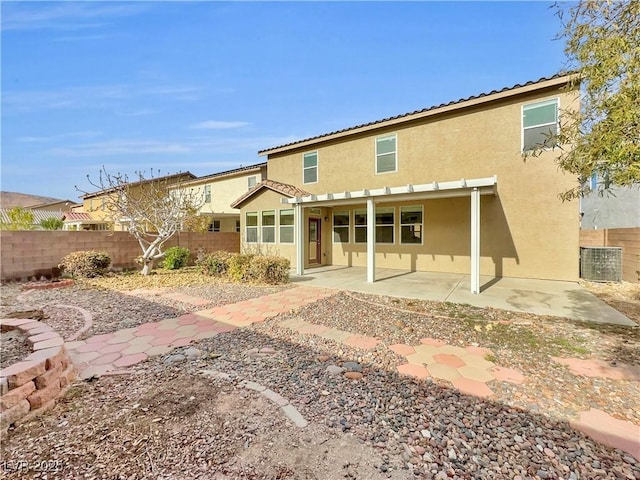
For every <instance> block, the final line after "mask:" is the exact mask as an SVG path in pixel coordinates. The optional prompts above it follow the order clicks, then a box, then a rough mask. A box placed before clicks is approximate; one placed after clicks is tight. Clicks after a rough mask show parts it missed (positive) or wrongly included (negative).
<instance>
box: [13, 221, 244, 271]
mask: <svg viewBox="0 0 640 480" xmlns="http://www.w3.org/2000/svg"><path fill="white" fill-rule="evenodd" d="M175 245H179V246H181V247H186V248H188V249H189V250H191V252H192V253H195V252H197V251H198V249H203V250H205V251H206V252H213V251H217V250H225V251H229V252H239V251H240V234H239V233H235V232H215V233H211V232H207V233H196V232H181V233H179V234H177V235H175V236H174V237H173V238H171V239H170V240H169V241H168V242H167V243H166V244H165V248H168V247H171V246H175ZM80 250H99V251H106V252H107V253H109V255H110V256H111V266H112V267H114V268H116V269H121V268H125V269H128V268H139V265H137V264H136V263H135V261H134V259H135V258H136V257H139V256H140V255H141V254H142V251H141V249H140V246H139V245H138V241H137V240H136V239H135V238H134V237H133V236H132V235H130V234H129V233H127V232H84V231H83V232H67V231H0V279H1V280H26V279H29V278H31V277H34V276H35V277H40V276H46V277H50V276H52V275H53V276H56V275H57V273H58V272H57V267H58V264H59V263H60V260H62V257H64V256H65V255H67V254H68V253H71V252H77V251H80Z"/></svg>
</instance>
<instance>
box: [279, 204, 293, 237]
mask: <svg viewBox="0 0 640 480" xmlns="http://www.w3.org/2000/svg"><path fill="white" fill-rule="evenodd" d="M293 219H294V214H293V208H289V209H286V210H280V243H293V224H294V221H293Z"/></svg>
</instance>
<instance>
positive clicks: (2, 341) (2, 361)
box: [0, 329, 31, 369]
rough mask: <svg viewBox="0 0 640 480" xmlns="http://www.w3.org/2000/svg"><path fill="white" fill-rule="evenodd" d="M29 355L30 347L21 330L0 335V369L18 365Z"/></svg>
mask: <svg viewBox="0 0 640 480" xmlns="http://www.w3.org/2000/svg"><path fill="white" fill-rule="evenodd" d="M30 353H31V346H30V345H29V342H28V341H27V336H26V335H24V334H23V333H22V331H21V330H18V329H14V330H9V331H8V332H2V333H0V369H1V368H7V367H8V366H9V365H13V364H14V363H18V362H19V361H20V360H22V359H24V358H26V357H27V356H29V354H30Z"/></svg>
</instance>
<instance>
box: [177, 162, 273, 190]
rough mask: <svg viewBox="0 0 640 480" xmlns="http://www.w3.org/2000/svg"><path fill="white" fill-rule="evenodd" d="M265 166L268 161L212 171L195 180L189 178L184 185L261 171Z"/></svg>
mask: <svg viewBox="0 0 640 480" xmlns="http://www.w3.org/2000/svg"><path fill="white" fill-rule="evenodd" d="M263 168H267V162H262V163H256V164H255V165H247V166H246V167H240V168H234V169H233V170H226V171H224V172H218V173H212V174H210V175H203V176H201V177H198V178H196V179H194V180H189V181H187V182H184V183H183V185H193V184H196V183H200V182H202V181H206V180H209V179H214V178H219V177H226V176H231V175H237V174H238V173H249V172H252V171H256V172H259V171H260V170H262V169H263Z"/></svg>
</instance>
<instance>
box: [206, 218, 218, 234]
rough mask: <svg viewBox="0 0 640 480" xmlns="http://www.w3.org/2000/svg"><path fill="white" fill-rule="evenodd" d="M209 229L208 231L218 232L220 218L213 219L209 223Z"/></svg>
mask: <svg viewBox="0 0 640 480" xmlns="http://www.w3.org/2000/svg"><path fill="white" fill-rule="evenodd" d="M209 231H210V232H219V231H220V220H213V221H212V222H211V223H210V224H209Z"/></svg>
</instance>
